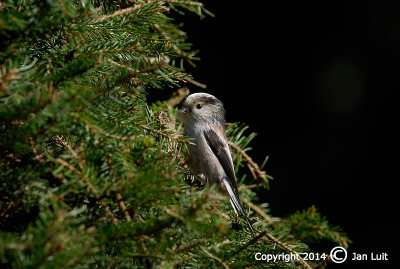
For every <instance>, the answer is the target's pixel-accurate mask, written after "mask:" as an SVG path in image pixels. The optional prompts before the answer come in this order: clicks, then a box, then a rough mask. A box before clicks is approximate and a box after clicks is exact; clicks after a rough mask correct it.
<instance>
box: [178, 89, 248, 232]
mask: <svg viewBox="0 0 400 269" xmlns="http://www.w3.org/2000/svg"><path fill="white" fill-rule="evenodd" d="M178 118H179V120H180V121H181V122H182V123H183V125H184V128H185V129H184V134H185V135H186V136H188V137H191V138H193V139H194V140H193V142H194V144H189V146H188V148H189V162H188V164H189V166H190V168H191V170H192V172H193V173H194V174H195V175H196V176H197V177H198V178H200V180H201V181H202V183H207V184H213V183H218V184H219V185H220V187H221V189H222V190H223V191H224V192H225V193H227V194H228V195H229V199H230V202H231V204H232V207H233V209H234V210H235V212H236V214H238V213H239V214H240V215H242V217H244V218H245V219H246V221H247V224H248V226H249V228H250V230H251V231H252V233H253V234H255V232H254V229H253V227H252V226H251V223H250V222H249V220H248V218H247V216H246V214H245V212H244V210H243V207H242V205H241V203H240V200H239V192H238V188H237V183H236V176H235V170H234V168H233V162H232V157H231V154H230V151H229V147H228V143H227V138H226V133H225V110H224V107H223V104H222V102H221V101H220V100H218V99H217V98H216V97H214V96H212V95H210V94H207V93H194V94H191V95H189V96H188V97H187V98H186V100H185V101H184V102H183V105H182V108H181V109H180V110H179V111H178Z"/></svg>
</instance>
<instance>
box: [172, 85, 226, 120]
mask: <svg viewBox="0 0 400 269" xmlns="http://www.w3.org/2000/svg"><path fill="white" fill-rule="evenodd" d="M178 118H179V121H181V122H182V123H183V125H185V126H187V125H189V124H191V123H202V122H204V123H211V124H213V123H216V122H219V123H221V124H222V125H224V123H225V110H224V106H223V104H222V102H221V101H220V100H218V99H217V98H216V97H215V96H213V95H211V94H208V93H194V94H191V95H189V96H188V97H187V98H186V100H185V101H184V102H183V104H182V108H181V109H179V111H178Z"/></svg>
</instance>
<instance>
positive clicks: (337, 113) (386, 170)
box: [177, 1, 400, 268]
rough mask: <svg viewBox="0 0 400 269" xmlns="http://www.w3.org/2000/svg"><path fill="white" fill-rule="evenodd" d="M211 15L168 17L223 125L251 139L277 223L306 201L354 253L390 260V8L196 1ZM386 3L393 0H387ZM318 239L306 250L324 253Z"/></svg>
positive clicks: (398, 22) (396, 36)
mask: <svg viewBox="0 0 400 269" xmlns="http://www.w3.org/2000/svg"><path fill="white" fill-rule="evenodd" d="M202 2H203V3H205V7H206V8H207V9H208V10H210V11H211V12H212V13H214V14H215V15H216V17H215V18H212V17H209V16H208V17H207V18H205V19H203V20H199V18H198V17H197V16H196V15H189V14H186V15H185V16H183V17H181V16H177V20H178V21H181V22H184V30H185V31H186V32H187V33H189V41H190V42H191V43H193V44H194V46H195V48H198V49H199V50H200V53H199V56H200V57H201V61H200V62H196V64H197V67H196V68H191V67H189V66H188V71H189V72H191V73H192V74H193V76H194V78H195V79H196V80H197V81H199V82H202V83H205V84H207V86H208V88H207V89H206V90H202V89H200V88H196V87H194V86H192V87H191V90H192V92H198V91H206V92H208V93H211V94H213V95H215V96H217V97H218V98H219V99H221V100H222V101H223V102H224V104H225V108H226V110H227V121H228V122H235V121H241V122H245V123H247V124H249V125H250V127H251V130H252V131H254V132H256V133H258V136H257V138H256V139H255V140H254V141H253V143H252V146H253V148H254V149H253V151H252V152H251V155H252V157H253V159H254V160H256V161H257V162H258V163H261V162H262V161H263V160H264V158H265V156H266V155H269V156H270V159H269V161H268V164H267V167H266V170H267V172H268V174H270V175H272V176H273V177H274V178H275V180H274V181H273V182H272V183H271V188H270V190H269V191H262V193H260V197H261V198H262V200H263V201H266V202H268V203H270V208H271V214H272V215H274V216H279V217H283V216H285V215H288V214H291V213H293V212H295V211H296V210H301V209H306V208H308V207H309V206H311V205H315V206H316V207H317V208H318V209H319V210H320V211H321V213H322V214H323V215H325V216H327V218H328V220H329V221H330V223H332V224H335V225H339V226H341V227H342V228H343V229H344V231H346V232H347V233H348V235H349V237H350V239H352V240H353V241H354V243H353V244H351V245H350V248H349V256H350V257H352V256H353V255H352V254H351V253H352V252H358V253H367V254H369V253H371V252H375V253H381V252H387V253H389V259H390V261H389V262H376V261H375V262H372V261H364V262H361V261H358V262H351V261H347V262H346V263H345V264H341V265H335V264H333V263H330V264H329V265H328V268H355V267H357V268H367V267H368V268H390V265H389V264H392V263H394V261H395V260H396V256H395V255H396V253H395V251H394V245H395V244H394V243H395V241H397V238H398V235H397V231H396V230H395V226H396V227H398V224H397V223H398V220H397V215H398V209H397V206H396V205H395V203H396V204H397V203H398V202H395V201H397V200H398V199H396V198H395V197H394V195H395V193H397V191H395V189H396V187H395V186H396V185H395V184H396V183H397V182H396V181H398V179H399V176H398V174H397V173H396V172H397V169H396V168H397V167H396V166H397V155H398V152H397V150H396V148H397V147H395V145H397V141H396V140H397V137H398V136H397V134H395V130H396V128H397V125H398V117H397V114H398V113H397V102H398V100H397V99H396V98H395V96H394V94H395V92H396V91H397V90H398V89H399V87H398V85H399V78H400V76H399V74H400V73H399V72H400V66H399V65H400V8H399V7H397V6H395V5H394V4H391V3H390V2H385V1H362V2H361V1H360V2H358V3H356V2H355V1H352V2H350V1H349V2H341V1H319V2H310V1H242V2H234V1H233V2H232V1H202ZM393 3H394V1H393ZM332 246H333V245H331V244H328V243H325V244H324V243H322V244H319V245H316V246H314V250H315V251H325V252H328V253H329V251H330V248H331V247H332Z"/></svg>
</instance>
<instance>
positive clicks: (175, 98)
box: [166, 87, 190, 107]
mask: <svg viewBox="0 0 400 269" xmlns="http://www.w3.org/2000/svg"><path fill="white" fill-rule="evenodd" d="M189 94H190V90H189V88H188V87H183V88H180V89H178V90H176V91H174V92H173V93H172V96H171V97H170V98H168V100H167V101H166V103H167V105H169V106H171V107H174V106H176V105H178V104H180V103H181V102H182V101H183V99H185V98H186V97H187V96H188V95H189Z"/></svg>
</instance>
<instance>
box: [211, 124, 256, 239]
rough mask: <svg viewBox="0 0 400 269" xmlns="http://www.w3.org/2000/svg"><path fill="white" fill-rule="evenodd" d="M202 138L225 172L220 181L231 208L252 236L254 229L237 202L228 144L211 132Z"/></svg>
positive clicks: (237, 194) (237, 193)
mask: <svg viewBox="0 0 400 269" xmlns="http://www.w3.org/2000/svg"><path fill="white" fill-rule="evenodd" d="M204 136H205V138H206V141H207V143H208V145H209V147H210V148H211V150H212V152H213V153H214V154H215V156H216V157H217V159H218V161H219V163H220V164H221V166H222V168H223V169H224V171H225V174H226V177H224V178H222V179H221V180H222V182H223V183H224V185H225V188H226V190H227V191H228V194H229V198H230V200H231V203H232V206H233V208H234V209H235V211H236V213H238V212H239V214H240V215H242V216H243V217H244V218H245V219H246V221H247V224H248V226H249V228H250V230H251V231H252V232H253V234H255V232H254V229H253V227H252V226H251V223H250V222H249V220H248V218H247V216H246V213H245V212H244V209H243V207H242V204H241V203H240V200H239V192H238V188H237V183H236V177H235V170H234V168H233V162H232V157H231V154H230V152H229V148H228V144H227V143H226V142H225V141H224V140H223V139H222V138H221V136H220V135H218V134H217V133H216V132H215V131H213V130H208V131H205V132H204Z"/></svg>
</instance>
